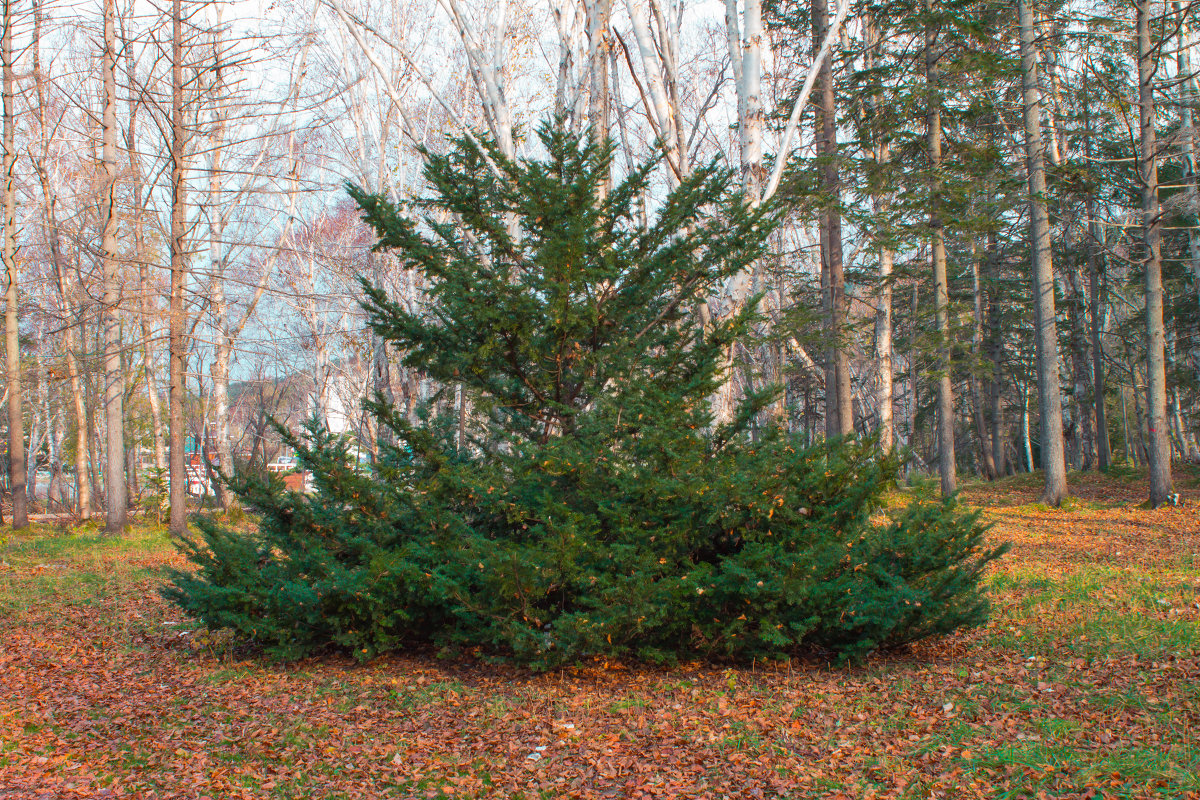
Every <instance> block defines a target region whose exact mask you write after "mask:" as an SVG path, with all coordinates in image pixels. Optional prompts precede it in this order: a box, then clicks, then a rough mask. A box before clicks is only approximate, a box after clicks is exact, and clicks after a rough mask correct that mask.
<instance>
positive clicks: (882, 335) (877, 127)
mask: <svg viewBox="0 0 1200 800" xmlns="http://www.w3.org/2000/svg"><path fill="white" fill-rule="evenodd" d="M863 27H864V35H865V36H866V39H867V59H868V62H867V64H868V67H870V68H873V69H874V68H878V67H879V54H878V48H879V31H878V30H877V29H876V27H875V22H874V18H873V17H872V16H871V15H870V14H869V13H868V14H865V15H864V16H863ZM880 114H881V109H880V107H879V98H872V101H871V119H870V120H869V124H870V125H871V126H872V138H873V139H874V142H873V150H874V153H873V154H872V155H873V156H874V160H875V163H876V164H883V163H885V162H887V161H888V159H889V158H890V156H891V151H890V146H889V144H888V137H887V135H886V133H885V131H884V127H883V125H884V123H883V121H882V119H881V118H880ZM872 202H873V205H874V207H875V215H876V216H877V217H878V218H879V219H880V220H881V221H884V220H886V218H887V215H888V213H889V212H890V211H891V204H892V197H891V196H890V195H889V194H887V193H886V192H879V193H878V194H875V195H874V196H873V197H872ZM893 267H894V253H893V252H892V248H891V245H890V244H883V245H881V246H880V248H879V292H878V294H877V295H876V304H877V305H876V308H875V362H876V364H877V365H878V367H877V370H878V373H877V376H876V380H877V381H878V385H877V386H876V395H875V402H876V404H877V405H878V406H879V425H878V430H879V446H880V448H881V449H883V450H885V451H887V450H891V449H892V448H893V447H894V446H895V443H896V424H895V417H894V414H893V409H892V406H893V404H894V403H895V385H894V384H895V376H894V371H893V363H892V270H893Z"/></svg>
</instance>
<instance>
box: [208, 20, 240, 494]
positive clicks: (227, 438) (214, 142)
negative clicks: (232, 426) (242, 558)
mask: <svg viewBox="0 0 1200 800" xmlns="http://www.w3.org/2000/svg"><path fill="white" fill-rule="evenodd" d="M222 10H223V6H222V4H221V3H217V4H216V27H215V30H214V33H213V37H214V42H213V85H212V94H213V103H214V105H215V110H214V112H213V117H214V119H213V128H212V135H211V136H210V139H209V159H210V163H209V174H208V226H209V228H208V231H209V237H208V252H209V262H210V263H211V270H212V289H211V298H210V299H211V300H212V309H213V316H214V320H213V322H214V325H213V327H214V328H215V330H214V334H215V342H214V343H213V351H214V352H213V364H212V382H213V397H212V399H213V422H214V423H215V427H216V434H217V436H216V439H217V442H216V445H217V448H216V449H217V463H218V465H219V466H220V469H221V470H222V471H223V472H224V473H225V474H226V475H232V474H233V471H234V467H233V441H232V437H231V434H230V430H229V369H230V362H231V360H232V359H233V345H234V337H233V335H232V332H231V329H230V328H231V323H230V319H229V302H228V300H227V299H226V297H225V269H226V266H227V265H226V263H225V248H224V241H223V239H224V236H225V217H224V213H225V212H224V209H223V206H222V202H221V200H222V198H221V170H222V169H223V168H224V165H223V164H222V156H223V155H224V149H225V108H224V103H225V98H224V96H223V92H224V82H223V79H224V74H223V65H222V58H223V56H224V53H223V52H222V47H223V46H224V45H223V43H222V39H221V32H222V31H221V25H222V14H221V12H222ZM213 482H214V484H215V487H216V495H217V505H218V506H220V508H221V510H222V511H228V510H229V508H230V506H232V505H233V503H234V498H233V495H232V494H230V492H229V489H228V487H226V486H225V483H224V481H222V480H220V479H217V480H214V481H213Z"/></svg>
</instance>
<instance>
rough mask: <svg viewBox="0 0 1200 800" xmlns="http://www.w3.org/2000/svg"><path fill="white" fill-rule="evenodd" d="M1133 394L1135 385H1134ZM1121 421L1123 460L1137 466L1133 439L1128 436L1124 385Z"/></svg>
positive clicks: (1127, 412)
mask: <svg viewBox="0 0 1200 800" xmlns="http://www.w3.org/2000/svg"><path fill="white" fill-rule="evenodd" d="M1133 391H1134V395H1135V396H1136V394H1137V387H1134V390H1133ZM1121 422H1122V424H1123V426H1124V431H1125V460H1126V461H1128V462H1129V463H1130V464H1131V465H1133V466H1134V467H1135V468H1136V467H1137V466H1138V457H1137V450H1136V448H1134V447H1133V439H1132V438H1130V436H1129V407H1128V406H1127V405H1126V403H1125V387H1124V386H1122V387H1121Z"/></svg>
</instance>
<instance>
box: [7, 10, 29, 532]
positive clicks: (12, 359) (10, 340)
mask: <svg viewBox="0 0 1200 800" xmlns="http://www.w3.org/2000/svg"><path fill="white" fill-rule="evenodd" d="M3 2H4V18H3V20H2V23H3V26H4V30H3V32H2V33H0V62H2V63H0V68H2V69H3V72H4V76H3V82H4V88H3V92H4V188H3V190H2V192H0V193H2V195H3V197H2V199H0V204H2V205H3V212H2V213H3V214H4V243H3V248H2V249H3V259H4V275H5V279H6V280H7V286H6V288H5V292H4V350H5V365H6V366H7V368H8V478H9V483H10V486H11V489H12V526H13V529H14V530H17V529H21V528H27V527H29V510H28V508H27V501H26V497H25V437H24V418H23V416H22V414H21V399H22V398H21V353H20V350H19V347H20V323H19V321H18V318H17V308H18V306H17V243H16V226H17V221H16V186H15V185H14V172H15V168H16V162H17V152H16V146H15V137H14V131H13V128H14V126H15V124H16V108H15V107H14V105H13V81H14V74H13V72H14V65H13V26H14V25H15V24H16V20H15V19H13V0H3Z"/></svg>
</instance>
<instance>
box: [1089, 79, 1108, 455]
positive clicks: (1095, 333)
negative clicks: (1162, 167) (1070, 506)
mask: <svg viewBox="0 0 1200 800" xmlns="http://www.w3.org/2000/svg"><path fill="white" fill-rule="evenodd" d="M1086 76H1087V73H1086V72H1085V73H1084V84H1083V94H1084V96H1085V97H1086V96H1088V92H1087V78H1086ZM1083 129H1084V130H1083V137H1084V138H1083V142H1084V155H1085V157H1086V158H1087V159H1088V160H1089V161H1090V160H1091V157H1092V126H1091V114H1090V112H1089V111H1088V104H1087V103H1084V104H1083ZM1084 213H1086V214H1087V221H1088V242H1087V262H1088V305H1089V306H1090V307H1091V314H1090V320H1089V322H1090V326H1089V327H1090V333H1091V338H1092V405H1093V411H1094V416H1095V419H1096V462H1097V466H1098V467H1099V468H1100V470H1101V471H1102V472H1105V471H1107V470H1108V468H1109V465H1110V464H1111V462H1112V449H1111V446H1110V444H1109V440H1108V418H1107V414H1106V411H1105V407H1104V349H1103V347H1102V343H1101V340H1100V334H1101V332H1102V331H1103V330H1104V309H1105V307H1106V305H1107V303H1108V298H1107V297H1106V296H1105V295H1106V293H1105V292H1104V291H1103V287H1102V285H1101V283H1102V274H1101V273H1102V270H1103V269H1104V267H1103V265H1102V264H1101V262H1100V258H1101V254H1102V253H1103V246H1102V243H1103V236H1104V234H1103V233H1102V232H1101V229H1100V222H1099V220H1098V219H1097V218H1096V198H1095V195H1094V194H1093V193H1092V191H1091V190H1090V189H1089V190H1088V192H1087V194H1086V195H1085V197H1084Z"/></svg>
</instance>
